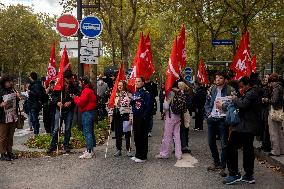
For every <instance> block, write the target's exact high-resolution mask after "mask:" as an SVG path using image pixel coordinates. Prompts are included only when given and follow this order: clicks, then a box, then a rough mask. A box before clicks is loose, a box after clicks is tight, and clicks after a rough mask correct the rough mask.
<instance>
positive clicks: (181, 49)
mask: <svg viewBox="0 0 284 189" xmlns="http://www.w3.org/2000/svg"><path fill="white" fill-rule="evenodd" d="M177 54H178V61H179V63H180V67H181V69H183V68H185V67H186V48H185V27H184V24H182V27H181V32H180V34H179V38H178V52H177Z"/></svg>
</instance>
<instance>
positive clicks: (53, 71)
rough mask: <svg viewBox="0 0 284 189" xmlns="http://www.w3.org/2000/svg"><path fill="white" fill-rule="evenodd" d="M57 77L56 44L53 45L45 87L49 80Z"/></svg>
mask: <svg viewBox="0 0 284 189" xmlns="http://www.w3.org/2000/svg"><path fill="white" fill-rule="evenodd" d="M55 79H56V63H55V44H53V45H52V48H51V53H50V58H49V64H48V67H47V74H46V80H45V83H44V84H45V87H48V85H49V82H50V81H52V80H55Z"/></svg>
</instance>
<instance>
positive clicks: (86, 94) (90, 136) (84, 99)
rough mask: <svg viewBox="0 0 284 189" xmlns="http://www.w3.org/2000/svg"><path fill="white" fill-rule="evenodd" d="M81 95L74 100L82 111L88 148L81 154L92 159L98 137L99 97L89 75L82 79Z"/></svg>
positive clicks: (83, 157) (84, 157)
mask: <svg viewBox="0 0 284 189" xmlns="http://www.w3.org/2000/svg"><path fill="white" fill-rule="evenodd" d="M80 83H81V86H82V89H83V90H82V93H81V96H80V97H78V96H73V97H74V102H75V104H76V105H77V106H78V108H79V111H80V112H82V126H83V133H84V136H85V140H86V146H87V150H86V151H85V152H84V153H83V155H81V156H80V157H79V158H80V159H90V158H92V157H93V156H94V147H95V146H96V138H95V135H94V124H95V109H96V106H97V98H96V95H95V91H94V90H93V89H92V86H91V82H90V80H89V79H88V78H87V77H84V78H83V79H82V80H81V81H80Z"/></svg>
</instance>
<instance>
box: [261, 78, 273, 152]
mask: <svg viewBox="0 0 284 189" xmlns="http://www.w3.org/2000/svg"><path fill="white" fill-rule="evenodd" d="M268 79H269V75H266V76H265V77H264V78H263V81H262V90H263V98H267V99H268V98H269V97H270V95H271V89H270V87H269V86H268ZM261 110H262V113H261V120H262V121H261V127H260V129H261V130H260V140H261V141H262V145H261V150H263V151H264V152H270V151H271V142H270V135H269V126H268V114H269V103H266V102H263V103H262V108H261Z"/></svg>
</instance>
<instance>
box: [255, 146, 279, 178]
mask: <svg viewBox="0 0 284 189" xmlns="http://www.w3.org/2000/svg"><path fill="white" fill-rule="evenodd" d="M254 146H255V150H254V152H255V155H256V157H258V158H259V159H261V160H266V161H267V162H268V163H269V164H271V165H273V166H276V167H279V168H280V170H279V171H281V172H282V173H284V155H281V156H270V155H268V153H267V152H263V151H260V150H259V149H258V148H259V147H260V146H261V144H260V142H258V141H255V143H254Z"/></svg>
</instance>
